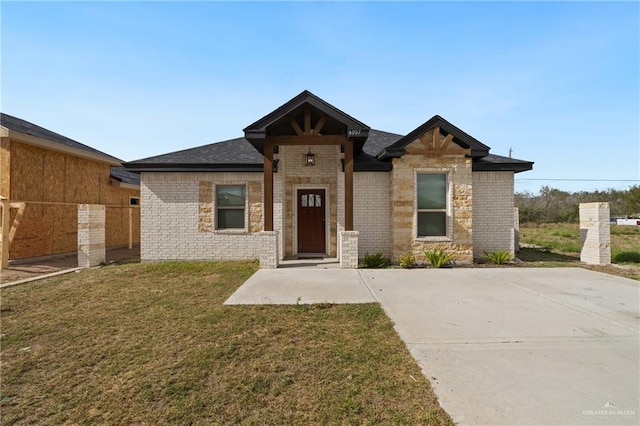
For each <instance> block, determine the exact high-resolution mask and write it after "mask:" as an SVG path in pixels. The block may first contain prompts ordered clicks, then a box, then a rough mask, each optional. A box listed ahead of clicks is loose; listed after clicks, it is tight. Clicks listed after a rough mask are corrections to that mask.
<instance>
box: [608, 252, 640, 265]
mask: <svg viewBox="0 0 640 426" xmlns="http://www.w3.org/2000/svg"><path fill="white" fill-rule="evenodd" d="M611 261H612V262H613V263H640V252H638V251H619V252H617V253H614V254H613V256H611Z"/></svg>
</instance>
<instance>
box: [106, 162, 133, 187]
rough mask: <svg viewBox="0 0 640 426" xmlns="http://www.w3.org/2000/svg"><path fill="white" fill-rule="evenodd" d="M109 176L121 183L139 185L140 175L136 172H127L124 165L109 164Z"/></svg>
mask: <svg viewBox="0 0 640 426" xmlns="http://www.w3.org/2000/svg"><path fill="white" fill-rule="evenodd" d="M111 177H112V178H114V179H115V180H118V181H120V182H122V183H128V184H130V185H140V175H139V174H138V173H133V172H129V171H127V170H125V169H124V167H115V166H111Z"/></svg>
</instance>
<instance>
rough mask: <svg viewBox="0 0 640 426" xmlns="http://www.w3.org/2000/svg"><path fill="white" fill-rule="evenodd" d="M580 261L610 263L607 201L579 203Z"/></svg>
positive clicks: (600, 263)
mask: <svg viewBox="0 0 640 426" xmlns="http://www.w3.org/2000/svg"><path fill="white" fill-rule="evenodd" d="M580 242H581V246H582V249H581V251H580V261H581V262H585V263H588V264H591V265H610V264H611V229H610V226H609V203H580Z"/></svg>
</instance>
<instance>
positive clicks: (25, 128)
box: [0, 113, 122, 163]
mask: <svg viewBox="0 0 640 426" xmlns="http://www.w3.org/2000/svg"><path fill="white" fill-rule="evenodd" d="M0 125H2V126H4V127H6V128H7V129H9V130H13V131H15V132H20V133H24V134H26V135H30V136H35V137H37V138H41V139H46V140H48V141H51V142H55V143H59V144H61V145H64V146H66V147H68V148H74V149H78V150H81V151H86V152H90V153H92V154H98V155H101V156H104V157H106V158H105V159H108V160H109V161H112V162H113V161H115V162H118V163H121V162H122V160H120V159H119V158H116V157H113V156H111V155H109V154H105V153H104V152H102V151H98V150H97V149H95V148H91V147H90V146H88V145H85V144H83V143H80V142H78V141H74V140H73V139H70V138H68V137H66V136H63V135H61V134H59V133H56V132H52V131H51V130H48V129H45V128H44V127H40V126H38V125H36V124H33V123H30V122H28V121H25V120H23V119H21V118H18V117H14V116H12V115H9V114H5V113H0Z"/></svg>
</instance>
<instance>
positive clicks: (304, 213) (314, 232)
mask: <svg viewBox="0 0 640 426" xmlns="http://www.w3.org/2000/svg"><path fill="white" fill-rule="evenodd" d="M324 195H325V190H324V189H299V190H298V201H297V203H298V253H325V252H326V246H325V237H326V236H325V222H324V221H325V217H324V216H325V214H324V213H325V196H324Z"/></svg>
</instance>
